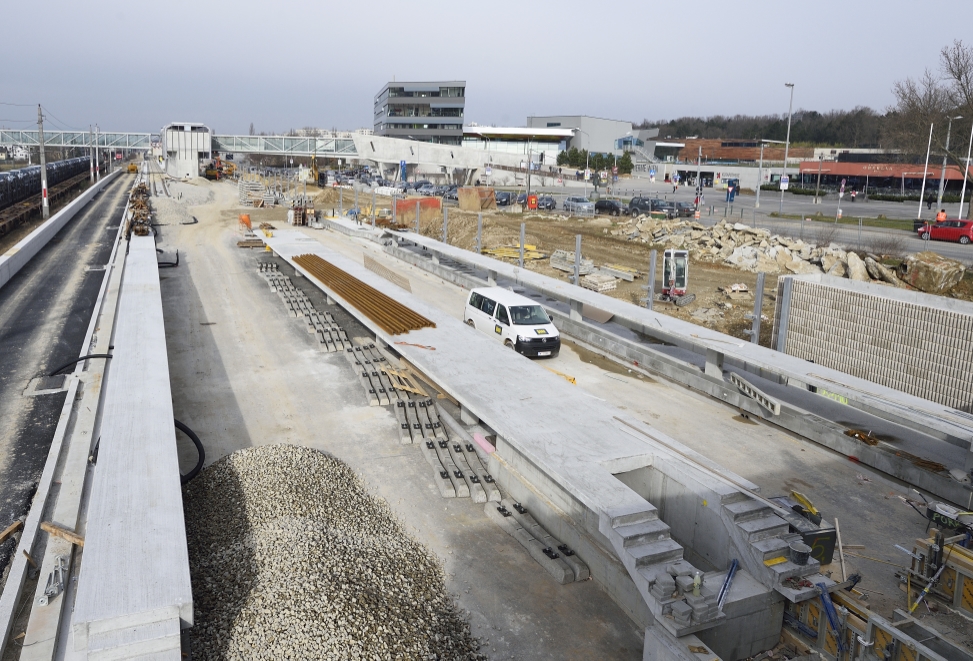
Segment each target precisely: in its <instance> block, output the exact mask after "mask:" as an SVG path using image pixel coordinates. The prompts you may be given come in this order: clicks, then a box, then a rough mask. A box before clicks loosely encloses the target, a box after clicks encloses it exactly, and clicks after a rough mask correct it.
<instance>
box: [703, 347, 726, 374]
mask: <svg viewBox="0 0 973 661" xmlns="http://www.w3.org/2000/svg"><path fill="white" fill-rule="evenodd" d="M705 371H706V375H707V376H713V377H716V378H717V379H722V378H723V353H722V352H720V351H717V350H716V349H707V350H706V370H705Z"/></svg>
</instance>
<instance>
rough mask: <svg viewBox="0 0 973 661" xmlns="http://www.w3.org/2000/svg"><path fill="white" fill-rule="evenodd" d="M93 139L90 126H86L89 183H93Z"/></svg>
mask: <svg viewBox="0 0 973 661" xmlns="http://www.w3.org/2000/svg"><path fill="white" fill-rule="evenodd" d="M93 138H94V132H93V131H92V130H91V124H88V170H89V175H90V178H91V183H95V147H94V140H93Z"/></svg>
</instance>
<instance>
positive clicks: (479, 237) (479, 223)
mask: <svg viewBox="0 0 973 661" xmlns="http://www.w3.org/2000/svg"><path fill="white" fill-rule="evenodd" d="M481 252H483V214H482V213H478V214H476V254H477V255H479V254H480V253H481Z"/></svg>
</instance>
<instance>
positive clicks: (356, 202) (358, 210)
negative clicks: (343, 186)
mask: <svg viewBox="0 0 973 661" xmlns="http://www.w3.org/2000/svg"><path fill="white" fill-rule="evenodd" d="M306 185H307V184H305V186H306ZM352 188H354V189H355V211H356V213H357V214H358V215H359V216H360V215H361V208H360V207H359V206H358V186H354V185H353V186H352ZM304 192H305V193H307V191H306V190H305V191H304ZM305 197H306V196H305Z"/></svg>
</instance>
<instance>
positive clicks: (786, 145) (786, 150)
mask: <svg viewBox="0 0 973 661" xmlns="http://www.w3.org/2000/svg"><path fill="white" fill-rule="evenodd" d="M784 86H785V87H790V88H791V102H790V105H788V106H787V140H785V142H784V168H783V170H781V176H782V177H783V176H784V175H786V174H787V156H788V153H789V152H790V148H791V112H792V111H793V110H794V83H784ZM777 215H778V216H783V215H784V189H783V188H781V190H780V208H779V209H778V210H777Z"/></svg>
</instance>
